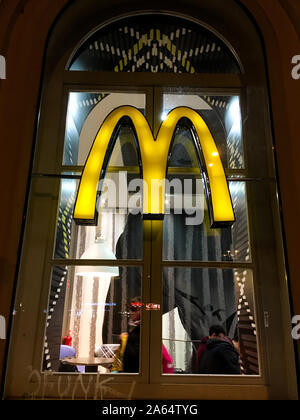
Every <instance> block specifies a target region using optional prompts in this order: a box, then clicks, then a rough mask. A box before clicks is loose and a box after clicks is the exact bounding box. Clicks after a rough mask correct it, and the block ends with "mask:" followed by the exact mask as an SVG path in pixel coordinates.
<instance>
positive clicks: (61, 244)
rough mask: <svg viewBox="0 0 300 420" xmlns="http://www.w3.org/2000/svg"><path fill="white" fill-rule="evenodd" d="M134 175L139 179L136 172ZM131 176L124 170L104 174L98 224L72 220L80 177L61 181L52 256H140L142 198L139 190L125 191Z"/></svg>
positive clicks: (110, 258) (130, 257) (66, 257)
mask: <svg viewBox="0 0 300 420" xmlns="http://www.w3.org/2000/svg"><path fill="white" fill-rule="evenodd" d="M133 176H134V177H135V178H136V177H137V179H138V177H139V174H135V175H133ZM131 177H132V176H131V174H127V172H121V173H108V174H107V176H106V178H105V181H104V187H103V193H102V195H101V198H99V199H98V200H97V205H96V207H97V210H98V221H97V226H78V225H76V224H75V222H74V220H73V212H74V206H75V199H76V196H77V195H76V194H77V190H78V186H79V181H78V180H70V179H64V180H62V181H61V194H60V202H59V210H58V220H57V230H56V243H55V251H54V258H57V259H70V258H71V259H96V260H99V259H104V260H114V259H141V258H142V250H143V224H142V215H141V198H140V195H139V194H138V193H136V194H133V193H130V192H128V185H129V184H130V180H131ZM98 188H99V187H98ZM120 192H122V194H121V193H120Z"/></svg>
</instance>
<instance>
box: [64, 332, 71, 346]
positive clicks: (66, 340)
mask: <svg viewBox="0 0 300 420" xmlns="http://www.w3.org/2000/svg"><path fill="white" fill-rule="evenodd" d="M72 340H73V338H72V336H71V330H69V331H68V334H67V335H65V336H64V338H63V344H64V345H65V346H70V347H72Z"/></svg>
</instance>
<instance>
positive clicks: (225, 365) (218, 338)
mask: <svg viewBox="0 0 300 420" xmlns="http://www.w3.org/2000/svg"><path fill="white" fill-rule="evenodd" d="M220 328H222V327H220ZM212 329H213V327H211V329H210V336H209V340H208V341H207V343H206V347H205V350H204V351H203V353H202V356H201V358H200V360H199V368H198V373H200V374H203V375H240V374H241V370H240V363H239V354H238V352H237V351H236V349H235V347H234V345H233V343H232V341H231V340H230V339H229V338H228V337H225V331H224V330H223V329H222V331H221V330H220V332H219V334H218V335H216V332H214V333H211V332H212Z"/></svg>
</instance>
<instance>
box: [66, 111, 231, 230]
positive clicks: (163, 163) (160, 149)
mask: <svg viewBox="0 0 300 420" xmlns="http://www.w3.org/2000/svg"><path fill="white" fill-rule="evenodd" d="M125 117H126V118H129V120H130V122H131V124H132V126H133V128H134V130H135V134H136V139H137V145H138V148H139V152H140V157H141V167H142V168H141V169H142V174H143V180H144V182H145V183H146V184H147V186H148V188H147V191H144V192H143V214H144V217H145V218H160V217H162V216H163V214H164V207H165V179H166V177H167V170H168V158H169V154H170V150H171V145H172V140H173V137H174V131H175V129H176V127H177V125H178V123H179V121H180V120H181V119H182V118H185V119H187V121H188V123H189V125H190V127H191V130H192V131H193V133H194V139H195V146H196V150H197V154H198V159H199V164H200V166H201V170H202V174H203V177H204V183H205V191H206V198H207V202H208V208H209V212H210V221H211V225H212V226H213V227H217V226H222V225H231V224H232V223H233V222H234V221H235V217H234V212H233V207H232V202H231V197H230V193H229V189H228V185H227V180H226V177H225V172H224V168H223V165H222V162H221V159H220V156H219V153H218V150H217V147H216V144H215V141H214V139H213V137H212V135H211V133H210V131H209V128H208V127H207V125H206V123H205V122H204V120H203V119H202V117H201V116H200V115H199V114H198V113H197V112H196V111H194V110H193V109H191V108H187V107H179V108H175V109H173V111H171V112H170V113H169V114H168V117H167V119H166V120H165V121H164V122H163V123H162V125H161V127H160V130H159V133H158V135H157V138H156V140H155V139H154V138H153V134H152V131H151V129H150V126H149V124H148V121H147V120H146V118H145V117H144V115H143V114H142V113H141V112H140V111H139V110H138V109H137V108H134V107H132V106H121V107H119V108H116V109H115V110H114V111H112V112H111V113H110V114H109V115H108V116H107V117H106V119H105V121H104V122H103V124H102V126H101V128H100V130H99V132H98V134H97V136H96V138H95V141H94V144H93V146H92V148H91V151H90V154H89V157H88V159H87V161H86V164H85V168H84V171H83V174H82V177H81V182H80V186H79V190H78V194H77V200H76V204H75V210H74V220H75V221H76V223H78V224H95V213H96V200H97V185H98V182H99V179H103V178H104V176H105V172H106V169H107V166H108V161H109V150H110V149H111V148H112V146H113V144H112V142H113V141H114V137H115V132H116V130H117V128H118V126H119V124H120V122H121V120H122V119H123V118H125Z"/></svg>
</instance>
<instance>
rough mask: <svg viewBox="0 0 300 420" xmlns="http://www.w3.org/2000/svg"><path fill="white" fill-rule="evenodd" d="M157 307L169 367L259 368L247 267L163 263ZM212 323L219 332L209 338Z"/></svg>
mask: <svg viewBox="0 0 300 420" xmlns="http://www.w3.org/2000/svg"><path fill="white" fill-rule="evenodd" d="M163 313H164V315H163V321H162V322H163V329H162V331H163V344H164V345H165V347H166V349H167V350H168V352H169V354H170V356H171V357H172V359H173V362H174V373H177V374H179V373H184V374H204V372H205V374H206V373H210V374H241V375H257V374H259V361H258V348H257V339H256V323H255V307H254V301H253V281H252V272H251V271H250V270H241V269H233V270H231V269H214V268H165V269H164V271H163ZM212 326H219V327H222V328H223V330H224V336H223V335H222V334H219V335H218V336H217V337H216V336H214V335H212V336H211V337H210V338H209V331H210V328H211V327H212ZM209 339H210V341H208V340H209ZM220 339H222V340H223V341H220V342H219V341H216V340H220ZM224 341H225V344H224ZM208 344H209V345H208ZM220 344H221V348H218V351H216V346H218V345H220ZM228 346H231V347H228ZM219 349H220V350H219ZM206 351H207V352H208V353H206V357H205V358H203V359H202V357H203V354H204V352H206ZM222 352H223V353H222ZM224 352H225V354H224ZM226 355H227V356H228V355H229V360H228V358H227V356H226ZM220 359H221V360H222V363H220ZM236 369H238V371H237V370H236Z"/></svg>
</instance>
